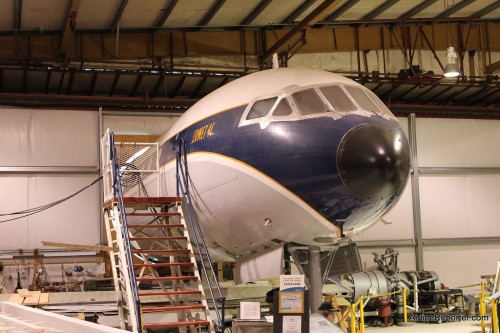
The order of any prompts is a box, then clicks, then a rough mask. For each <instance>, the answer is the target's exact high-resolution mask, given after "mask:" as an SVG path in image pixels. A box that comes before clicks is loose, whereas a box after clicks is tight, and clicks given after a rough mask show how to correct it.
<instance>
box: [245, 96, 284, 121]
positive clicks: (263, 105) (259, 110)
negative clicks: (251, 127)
mask: <svg viewBox="0 0 500 333" xmlns="http://www.w3.org/2000/svg"><path fill="white" fill-rule="evenodd" d="M277 99H278V97H272V98H266V99H262V100H260V101H257V102H255V103H253V105H252V108H251V109H250V111H249V112H248V115H247V120H251V119H255V118H261V117H265V116H267V114H268V113H269V111H271V109H272V108H273V106H274V103H276V100H277Z"/></svg>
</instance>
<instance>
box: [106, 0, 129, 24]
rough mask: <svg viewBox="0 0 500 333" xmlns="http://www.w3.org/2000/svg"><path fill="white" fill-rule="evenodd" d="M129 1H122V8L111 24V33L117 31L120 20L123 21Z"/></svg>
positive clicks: (119, 8)
mask: <svg viewBox="0 0 500 333" xmlns="http://www.w3.org/2000/svg"><path fill="white" fill-rule="evenodd" d="M127 3H128V0H122V3H121V4H120V7H118V10H117V11H116V14H115V18H114V19H113V22H112V23H111V27H110V29H111V31H113V30H115V29H116V28H117V27H118V24H119V23H120V20H121V19H122V16H123V12H124V11H125V7H127Z"/></svg>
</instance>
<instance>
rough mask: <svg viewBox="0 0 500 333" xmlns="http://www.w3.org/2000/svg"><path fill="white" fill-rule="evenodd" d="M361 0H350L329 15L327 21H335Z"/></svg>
mask: <svg viewBox="0 0 500 333" xmlns="http://www.w3.org/2000/svg"><path fill="white" fill-rule="evenodd" d="M359 1H360V0H348V1H347V2H346V3H345V4H343V5H342V6H340V7H339V8H338V9H337V10H335V11H334V12H333V13H331V14H330V15H329V16H328V17H326V18H325V21H333V20H336V19H337V18H339V17H340V16H342V15H343V14H345V13H346V12H347V11H348V10H349V9H351V8H352V7H353V6H354V5H355V4H357V3H358V2H359Z"/></svg>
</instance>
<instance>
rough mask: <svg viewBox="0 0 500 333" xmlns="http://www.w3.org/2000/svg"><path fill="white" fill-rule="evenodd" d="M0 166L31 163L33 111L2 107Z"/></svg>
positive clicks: (0, 112) (0, 113)
mask: <svg viewBox="0 0 500 333" xmlns="http://www.w3.org/2000/svg"><path fill="white" fill-rule="evenodd" d="M0 119H1V121H0V152H1V153H0V166H21V165H23V166H24V165H28V164H29V154H28V153H29V149H28V145H29V133H30V126H29V124H30V119H31V111H28V110H23V109H0Z"/></svg>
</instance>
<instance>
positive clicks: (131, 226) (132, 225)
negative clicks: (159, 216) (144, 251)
mask: <svg viewBox="0 0 500 333" xmlns="http://www.w3.org/2000/svg"><path fill="white" fill-rule="evenodd" d="M127 226H128V228H129V229H130V228H132V229H144V228H184V225H183V224H128V225H127Z"/></svg>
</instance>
